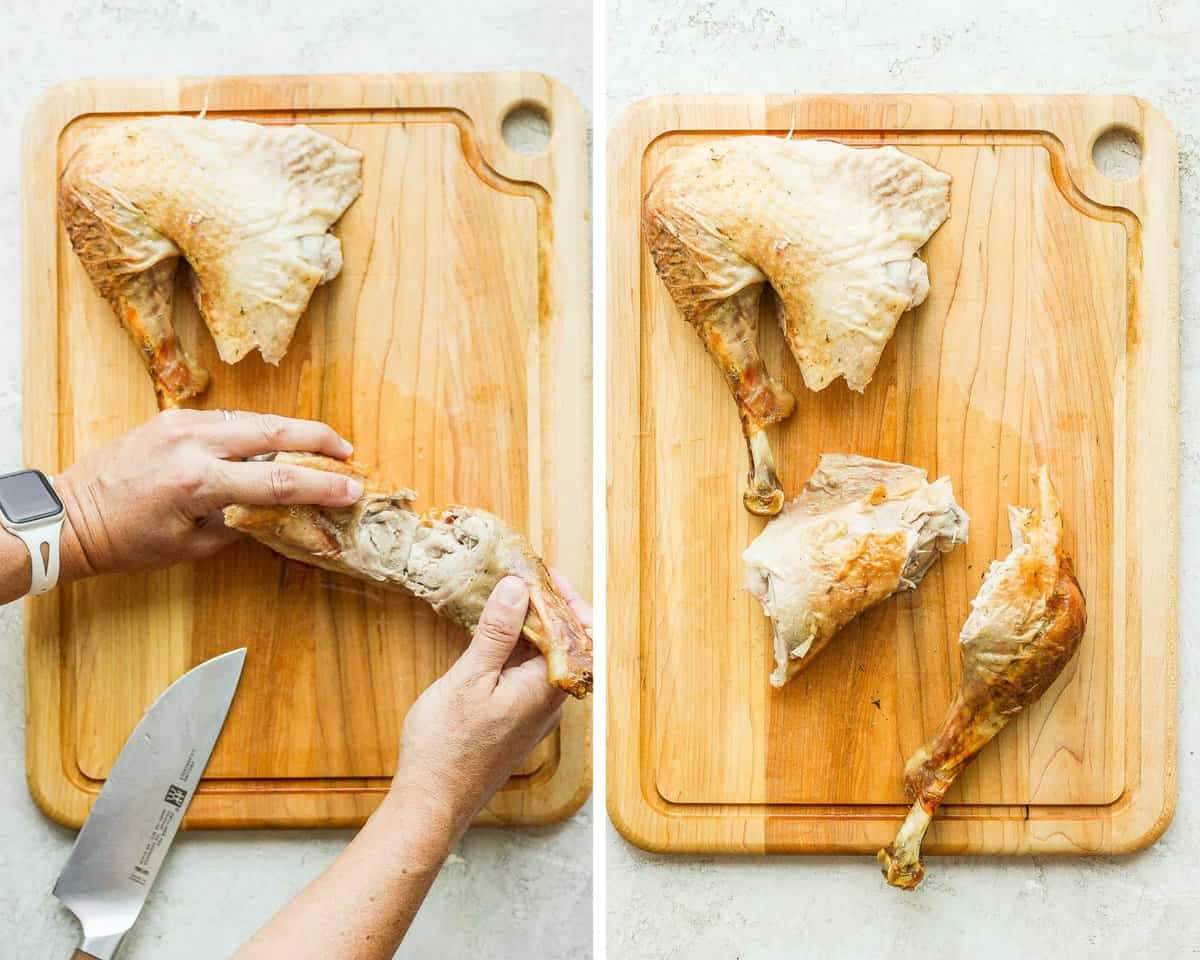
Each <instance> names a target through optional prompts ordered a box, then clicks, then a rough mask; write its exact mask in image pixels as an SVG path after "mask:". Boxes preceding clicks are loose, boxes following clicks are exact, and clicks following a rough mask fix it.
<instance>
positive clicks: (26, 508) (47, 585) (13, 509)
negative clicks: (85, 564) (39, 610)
mask: <svg viewBox="0 0 1200 960" xmlns="http://www.w3.org/2000/svg"><path fill="white" fill-rule="evenodd" d="M63 516H64V511H63V505H62V501H61V500H60V499H58V494H57V493H55V492H54V484H53V483H51V482H50V478H49V477H47V476H46V475H45V474H44V473H42V471H40V470H18V471H17V472H16V473H6V474H4V475H3V476H0V526H3V527H4V529H5V530H7V531H8V532H9V533H12V534H15V535H16V536H18V537H20V538H21V540H22V541H24V543H25V546H26V547H27V548H28V549H29V561H30V564H31V565H32V567H33V579H32V580H31V581H30V585H29V595H30V596H31V597H36V596H37V595H38V594H42V593H45V592H46V591H47V590H50V589H52V588H53V587H54V585H55V584H56V583H58V539H59V534H60V533H61V532H62V525H63ZM43 551H44V552H43Z"/></svg>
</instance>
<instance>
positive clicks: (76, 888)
mask: <svg viewBox="0 0 1200 960" xmlns="http://www.w3.org/2000/svg"><path fill="white" fill-rule="evenodd" d="M245 660H246V648H245V647H242V648H240V649H238V650H232V651H230V652H229V653H223V654H221V655H220V656H219V657H213V658H212V659H211V660H206V661H205V662H204V663H202V664H200V665H199V666H197V667H195V668H193V669H192V670H189V671H188V672H187V673H185V674H184V675H183V676H182V677H180V678H179V679H178V680H176V681H175V682H174V683H173V684H171V686H169V687H167V689H166V690H165V691H163V693H162V695H161V696H160V697H159V698H158V699H157V700H156V701H155V702H154V705H153V706H151V707H150V709H149V710H147V711H146V715H145V716H144V717H142V719H141V721H140V722H139V723H138V725H137V727H136V728H134V731H133V734H132V735H131V736H130V737H129V739H128V740H127V741H126V742H125V746H124V747H122V748H121V755H120V756H119V757H117V762H116V763H115V764H114V765H113V768H112V771H111V772H110V773H109V775H108V779H107V780H106V781H105V782H104V787H103V788H102V789H101V791H100V795H99V796H98V797H97V798H96V802H95V804H93V806H92V810H91V813H89V814H88V818H87V820H86V821H85V822H84V824H83V828H82V829H81V830H80V831H79V836H78V837H76V838H75V846H74V847H73V848H72V849H71V855H70V857H68V858H67V863H66V866H64V867H63V870H62V873H61V874H59V877H58V882H57V883H55V885H54V895H55V896H56V897H58V899H59V900H61V901H62V902H63V903H64V904H65V905H66V906H67V908H68V909H69V910H70V911H71V912H72V913H73V914H75V916H76V917H78V918H79V922H80V924H82V926H83V944H82V945H81V947H80V951H81V952H80V953H77V954H76V956H77V957H78V956H85V957H94V958H96V960H112V957H113V956H114V955H115V954H116V952H117V948H118V947H119V946H120V945H121V938H122V937H124V936H125V934H126V933H128V932H129V929H130V928H131V927H132V926H133V923H134V921H135V920H137V918H138V914H139V913H141V910H142V905H143V904H144V903H145V902H146V896H147V895H148V894H149V893H150V888H151V886H153V884H154V879H155V877H157V876H158V870H159V868H160V867H161V866H162V862H163V859H164V858H165V857H166V855H167V850H168V849H170V846H171V842H172V841H173V840H174V839H175V832H176V831H177V830H178V829H179V824H180V821H181V820H183V815H184V814H185V813H186V812H187V808H188V806H189V805H190V804H191V802H192V797H193V796H194V795H195V792H196V787H197V785H198V784H199V782H200V777H201V775H202V774H203V773H204V768H205V767H206V766H207V765H208V758H209V757H210V756H211V754H212V750H213V747H214V745H215V744H216V742H217V737H218V736H219V735H220V733H221V728H222V727H223V726H224V724H225V716H226V714H227V713H228V712H229V706H230V704H231V703H232V702H233V695H234V692H235V691H236V690H237V686H238V681H239V680H240V679H241V676H242V666H243V664H244V663H245Z"/></svg>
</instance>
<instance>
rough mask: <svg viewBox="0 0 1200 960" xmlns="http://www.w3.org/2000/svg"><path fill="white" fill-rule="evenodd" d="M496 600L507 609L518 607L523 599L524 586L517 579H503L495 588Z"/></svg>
mask: <svg viewBox="0 0 1200 960" xmlns="http://www.w3.org/2000/svg"><path fill="white" fill-rule="evenodd" d="M496 599H497V600H499V601H500V602H501V603H503V604H505V605H506V606H509V607H516V606H519V605H520V603H521V601H522V600H524V599H525V584H524V582H522V581H521V580H519V579H518V578H517V577H505V578H504V579H503V580H501V581H500V583H499V584H497V586H496Z"/></svg>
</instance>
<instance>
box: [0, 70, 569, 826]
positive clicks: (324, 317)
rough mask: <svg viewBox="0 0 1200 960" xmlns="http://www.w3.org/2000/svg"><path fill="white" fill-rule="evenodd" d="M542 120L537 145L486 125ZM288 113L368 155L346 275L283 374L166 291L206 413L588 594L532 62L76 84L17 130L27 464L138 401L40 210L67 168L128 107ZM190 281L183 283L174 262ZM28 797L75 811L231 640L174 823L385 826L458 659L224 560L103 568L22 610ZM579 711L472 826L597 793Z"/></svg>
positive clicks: (421, 619) (105, 323)
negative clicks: (452, 508) (527, 553)
mask: <svg viewBox="0 0 1200 960" xmlns="http://www.w3.org/2000/svg"><path fill="white" fill-rule="evenodd" d="M520 105H533V106H534V107H535V108H537V109H540V110H541V111H543V113H544V114H545V115H546V116H547V117H548V118H549V121H550V124H551V139H550V142H549V145H548V147H547V149H546V150H545V151H544V152H542V153H541V154H538V155H526V154H523V153H518V152H515V151H514V150H513V149H510V148H509V147H508V146H507V145H506V143H505V141H504V139H503V137H502V134H501V123H502V120H503V118H504V117H505V116H506V115H507V114H508V112H509V111H510V110H511V109H513V108H514V107H517V106H520ZM201 110H207V115H208V116H210V117H234V118H241V119H246V120H253V121H256V122H259V123H277V124H289V123H297V122H302V123H306V124H309V125H310V126H312V127H313V128H314V129H316V130H318V131H319V132H321V133H325V134H327V135H329V136H331V137H334V138H336V139H338V140H340V141H342V142H343V143H346V144H348V145H350V146H352V147H354V148H356V149H358V150H360V151H362V153H363V154H364V158H365V159H364V167H363V175H364V186H363V194H362V196H361V197H360V198H359V199H358V200H357V201H356V202H355V203H354V204H353V206H352V207H351V208H350V209H349V211H348V212H347V213H346V214H345V216H343V217H342V219H341V220H340V221H339V222H338V224H337V225H336V226H335V228H334V233H336V234H337V235H338V236H339V237H340V238H341V241H342V249H343V253H344V259H345V266H344V268H343V270H342V272H341V274H340V275H339V276H338V278H337V279H336V280H335V281H333V282H332V283H330V284H328V285H326V286H324V287H321V288H319V289H318V290H317V292H316V294H315V296H314V297H313V299H312V302H311V305H310V307H309V309H308V311H307V313H306V314H305V316H304V318H303V319H302V320H301V322H300V325H299V328H298V330H297V332H296V336H295V339H294V341H293V343H292V346H291V349H290V350H289V351H288V354H287V356H286V357H285V358H284V360H283V362H282V363H281V364H280V366H279V367H278V368H277V369H276V368H272V367H270V366H267V365H266V364H264V363H263V362H262V361H261V360H260V359H259V358H258V356H257V354H255V355H253V356H251V357H248V358H246V359H245V360H243V361H242V362H241V363H239V364H237V365H236V366H226V365H225V364H223V363H221V362H220V361H219V359H218V358H217V356H216V352H215V348H214V346H213V343H212V340H211V338H210V337H209V336H208V335H207V331H206V330H205V329H204V327H203V324H202V322H201V321H200V320H199V317H198V315H197V313H196V311H195V309H194V307H193V306H192V304H191V299H190V297H189V296H188V295H187V294H186V293H185V292H184V290H183V289H182V287H181V289H180V290H179V291H178V295H177V299H176V308H175V310H176V318H177V323H178V325H179V327H180V335H181V338H182V339H183V341H184V343H185V345H186V346H188V347H189V348H190V349H191V350H193V351H194V354H195V355H197V356H198V357H199V359H200V360H201V361H202V362H203V363H204V364H205V365H206V366H207V367H208V369H209V370H210V371H211V372H212V374H213V382H212V385H211V387H210V389H209V391H208V393H207V394H206V395H205V396H204V397H203V402H202V405H203V406H206V407H210V408H232V409H243V410H261V411H270V412H274V413H278V414H284V415H289V416H300V417H315V418H319V419H322V420H325V421H327V422H329V423H330V424H332V425H333V427H334V428H335V429H337V430H339V431H340V432H341V433H342V434H343V435H345V436H346V437H348V438H350V439H351V440H352V441H353V442H354V444H355V447H356V450H355V455H356V458H357V459H359V460H361V461H363V462H364V463H365V464H367V465H368V466H369V467H370V468H371V469H372V470H373V472H374V473H376V474H377V475H378V476H379V477H381V478H385V479H386V480H387V481H390V482H392V483H394V484H396V485H397V486H411V487H413V488H415V489H416V490H417V491H418V493H419V494H420V505H422V506H427V505H441V504H447V503H466V504H471V505H475V506H479V507H483V508H486V509H488V510H492V511H494V512H495V513H497V514H499V515H501V516H503V517H505V518H507V519H508V520H509V521H510V522H512V523H513V524H514V525H515V526H516V527H518V528H519V529H521V530H524V531H526V532H527V533H528V534H529V537H530V540H531V541H532V542H533V544H534V546H535V547H536V548H537V549H539V550H540V551H541V552H542V553H543V555H544V556H545V557H546V558H547V560H548V561H549V562H550V563H551V564H553V565H556V566H558V567H560V568H562V569H563V570H564V571H565V572H566V573H567V574H568V576H570V577H571V578H573V579H574V580H575V581H576V582H578V583H580V584H581V585H583V587H584V588H585V592H587V590H586V585H587V584H588V583H589V582H590V556H591V548H590V539H591V526H590V516H591V511H590V494H589V489H590V488H589V478H590V475H591V473H590V465H589V462H590V449H591V445H590V431H589V427H590V421H591V409H590V406H591V387H590V378H591V356H590V340H591V338H590V318H589V293H588V284H589V270H588V265H589V234H588V214H587V170H588V166H587V154H586V126H585V119H584V115H583V111H582V108H581V107H580V105H579V103H578V101H576V100H575V99H574V97H573V96H572V95H571V94H570V93H569V92H568V91H567V90H566V89H565V88H563V87H562V86H560V85H559V84H557V83H556V82H554V81H553V80H550V79H549V78H547V77H544V76H540V75H535V74H476V75H465V74H464V75H450V74H447V75H408V76H405V75H400V76H326V77H237V78H219V79H208V78H200V79H183V80H166V81H127V80H115V81H87V82H80V83H68V84H64V85H62V86H59V87H56V88H54V89H53V90H51V91H50V92H49V93H48V94H46V96H45V97H44V98H43V99H42V101H41V102H40V104H39V105H38V107H37V108H36V110H35V111H34V113H33V115H32V116H31V118H30V120H29V122H28V125H27V127H26V134H25V148H24V149H25V154H24V157H25V181H24V194H25V196H24V199H25V387H24V390H25V393H24V415H25V453H26V457H27V459H28V462H30V463H32V464H36V465H37V466H39V467H42V468H43V469H45V470H46V471H47V472H53V471H55V470H57V469H60V468H61V467H63V466H65V465H67V464H70V463H72V462H73V461H74V460H76V459H77V458H78V457H79V456H81V455H83V454H85V453H87V452H88V451H89V450H91V449H93V448H95V447H97V446H98V445H100V444H103V443H105V442H106V441H109V440H111V439H113V438H115V437H117V436H120V435H121V434H123V433H125V432H126V431H128V430H130V429H131V428H133V427H134V426H136V425H137V424H139V423H141V422H143V421H144V420H146V419H147V418H149V417H151V416H153V414H154V413H155V402H154V396H153V391H152V389H151V384H150V380H149V377H148V376H147V374H146V372H145V370H144V369H143V367H142V364H141V361H140V359H139V357H138V355H137V351H136V349H135V348H134V345H133V343H132V342H131V341H130V340H129V338H128V337H127V336H126V334H125V333H124V331H123V330H122V329H121V328H120V326H119V325H118V323H117V322H116V320H115V319H114V317H113V315H112V312H111V311H110V309H109V307H108V306H107V304H106V303H104V301H103V300H102V299H101V298H100V297H99V295H98V294H97V293H96V292H95V290H94V289H93V288H92V286H91V284H90V283H89V282H88V279H87V277H86V275H85V274H84V271H83V268H82V266H81V265H80V263H79V261H78V260H77V258H76V257H75V255H74V253H73V252H72V250H71V248H70V245H69V242H68V240H67V237H66V234H65V231H64V230H63V229H62V227H61V226H60V225H59V223H58V222H57V218H56V213H55V188H56V182H57V178H58V174H59V172H60V171H61V170H62V168H63V165H64V163H65V161H66V160H67V158H68V157H69V156H70V154H71V152H72V150H73V149H74V148H75V146H76V145H77V144H78V143H79V142H80V141H81V140H82V138H83V137H85V136H86V135H87V133H88V132H89V131H91V130H93V129H95V128H97V127H99V126H102V125H104V124H108V123H113V122H116V121H119V120H122V119H124V118H127V117H132V116H140V115H145V114H162V113H168V114H170V113H178V114H192V115H194V114H196V113H198V112H199V111H201ZM181 273H182V272H181ZM25 622H26V643H27V652H26V670H27V686H26V694H27V716H28V724H27V729H26V736H27V742H26V751H27V766H28V777H29V785H30V790H31V792H32V793H33V796H34V798H35V799H36V801H37V803H38V805H39V806H40V807H41V808H42V809H43V810H44V811H45V812H46V813H47V814H48V815H49V816H50V817H52V818H53V819H55V820H57V821H59V822H61V823H65V824H71V825H78V824H79V823H80V822H82V821H83V819H84V818H85V816H86V814H87V812H88V810H89V808H90V804H91V802H92V800H93V799H94V798H95V796H96V794H97V793H98V791H99V789H100V787H101V786H102V784H103V781H104V778H105V776H106V775H107V773H108V771H109V769H110V768H111V766H112V764H113V762H114V760H115V759H116V756H117V754H118V753H119V751H120V749H121V746H122V745H123V743H124V741H125V738H126V737H127V736H128V735H129V733H130V731H131V730H132V729H133V727H134V725H135V723H136V722H137V720H138V719H139V718H140V716H141V715H142V713H143V711H144V710H145V709H146V708H147V707H148V706H149V705H150V703H152V702H153V700H154V698H155V697H156V696H157V695H158V694H159V693H160V692H161V691H162V690H163V689H164V688H165V687H166V686H167V685H168V684H169V683H170V682H171V681H172V680H174V679H175V678H176V677H178V676H179V675H180V674H182V673H183V672H184V671H186V670H187V669H189V668H190V667H192V666H194V665H195V664H196V663H199V662H200V661H202V660H205V659H207V658H208V657H212V656H214V655H216V654H218V653H221V652H222V651H225V650H229V649H232V648H235V647H239V646H243V645H244V646H247V647H248V648H249V652H248V656H247V660H246V668H245V673H244V675H243V677H242V681H241V687H240V689H239V691H238V694H237V697H236V699H235V701H234V704H233V707H232V709H231V711H230V714H229V718H228V720H227V722H226V725H225V729H224V732H223V734H222V736H221V739H220V741H219V743H218V744H217V748H216V752H215V753H214V754H213V757H212V761H211V763H210V765H209V767H208V770H207V772H206V774H205V779H204V781H203V784H202V785H201V787H200V789H199V791H198V793H197V796H196V798H195V801H194V803H193V804H192V805H191V808H190V810H189V811H188V816H187V824H188V825H189V826H192V827H271V826H289V827H291V826H296V827H298V826H319V827H333V826H348V825H354V824H358V823H361V822H362V821H363V820H364V819H365V818H366V817H367V816H368V815H369V814H370V812H371V811H372V810H373V809H374V808H375V806H376V805H377V804H378V802H379V800H380V799H381V798H382V796H383V793H384V791H385V790H386V788H387V784H388V778H389V776H390V774H391V772H392V771H393V769H394V765H395V759H396V750H397V743H398V736H399V731H400V726H401V723H402V721H403V718H404V715H405V712H406V711H407V709H408V707H409V705H410V704H411V703H412V702H413V700H414V699H415V698H416V697H417V695H418V694H419V693H420V692H421V690H422V689H424V687H425V686H426V685H427V684H429V683H430V682H431V681H432V680H433V679H434V678H436V677H437V676H439V675H440V674H441V673H442V672H443V671H445V669H446V668H447V667H448V666H449V665H450V663H451V662H452V661H453V660H454V659H455V657H456V656H457V655H458V654H459V652H460V651H461V650H462V649H463V647H464V644H465V640H466V638H465V635H464V634H463V633H462V632H461V631H459V630H457V629H455V628H452V627H450V626H449V625H448V624H446V623H444V622H442V621H440V620H438V619H437V618H436V617H434V616H433V615H432V613H431V612H430V611H429V610H428V609H427V608H426V607H425V606H424V605H423V604H421V603H420V602H418V601H415V600H412V599H410V598H407V597H405V596H401V595H398V594H395V593H389V592H386V591H383V590H382V589H378V588H375V587H374V586H367V585H364V584H361V583H357V582H351V581H349V580H347V579H344V578H340V577H338V576H335V575H331V574H326V573H323V572H320V571H317V570H314V569H312V568H308V567H304V566H301V565H299V564H295V563H290V562H287V561H284V560H282V559H281V558H279V557H277V556H275V555H274V554H272V553H270V552H269V551H267V550H266V549H265V548H262V547H260V546H258V545H256V544H253V543H250V542H245V543H242V544H238V545H236V546H234V547H232V548H230V549H228V550H226V551H224V552H222V553H221V554H220V555H219V556H217V557H215V558H213V559H212V560H209V561H207V562H204V563H199V564H192V565H180V566H177V567H175V568H173V569H170V570H165V571H160V572H155V573H145V574H132V575H126V576H114V577H106V578H101V579H97V580H93V581H90V582H85V583H79V584H75V585H72V586H68V587H66V588H64V589H61V590H59V591H57V592H56V593H54V594H52V595H51V596H49V597H47V598H43V599H38V600H32V601H30V602H29V604H28V606H27V615H26V621H25ZM589 711H590V703H589V702H582V703H576V702H572V703H570V704H569V705H568V707H567V710H566V713H565V716H564V720H563V724H562V727H561V729H560V730H559V731H558V732H557V733H555V734H553V735H552V736H551V737H550V738H549V739H548V740H546V741H545V742H544V743H543V744H541V745H540V746H539V747H538V749H537V750H536V751H535V752H534V754H533V755H532V756H531V757H530V758H529V759H528V761H527V762H526V763H525V765H524V766H523V767H522V768H521V770H520V771H519V772H518V775H516V776H514V777H513V779H512V780H511V781H510V783H509V784H508V785H507V786H506V787H505V788H504V789H503V790H502V791H501V792H500V793H499V794H498V795H497V796H496V798H495V800H493V801H492V803H491V804H490V805H489V806H488V808H487V809H486V811H485V812H484V813H483V815H482V816H481V817H480V820H479V822H480V823H509V824H537V823H546V822H549V821H553V820H557V819H561V818H563V817H566V816H568V815H569V814H571V813H572V812H573V811H574V810H575V809H576V808H578V806H579V805H580V804H581V803H582V802H583V800H584V798H585V797H586V796H587V794H588V792H589V790H590V776H591V774H590V749H591V748H590V737H591V725H590V712H589Z"/></svg>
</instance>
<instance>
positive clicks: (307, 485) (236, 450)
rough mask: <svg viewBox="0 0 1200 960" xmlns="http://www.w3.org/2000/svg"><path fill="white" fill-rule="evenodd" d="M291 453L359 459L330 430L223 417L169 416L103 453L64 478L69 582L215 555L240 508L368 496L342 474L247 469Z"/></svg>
mask: <svg viewBox="0 0 1200 960" xmlns="http://www.w3.org/2000/svg"><path fill="white" fill-rule="evenodd" d="M281 450H300V451H305V452H311V453H323V454H326V455H327V456H331V457H336V458H338V459H345V458H346V457H348V456H350V454H351V452H352V449H351V446H350V444H349V443H348V442H347V441H346V440H344V439H343V438H342V437H340V436H338V434H337V433H336V432H334V430H333V429H332V428H331V427H328V426H326V425H325V424H323V423H318V422H316V421H313V420H293V419H289V418H287V417H277V416H273V415H269V414H267V415H264V414H257V413H243V412H238V413H236V414H235V416H234V418H233V419H232V420H227V419H226V418H225V416H224V415H223V413H222V412H221V411H220V410H165V411H163V412H162V413H160V414H158V415H157V416H155V417H154V418H153V419H152V420H150V421H148V422H147V423H144V424H142V426H140V427H138V428H136V429H135V430H132V431H130V432H129V433H128V434H126V435H125V436H123V437H121V438H119V439H118V440H115V441H114V442H112V443H110V444H108V445H107V446H104V447H101V448H100V449H98V450H96V451H94V452H93V453H91V454H89V455H88V456H86V457H84V458H83V459H82V460H79V461H78V462H76V463H75V464H73V465H72V466H71V467H69V468H68V469H67V470H65V471H64V472H63V473H62V474H60V475H59V476H57V477H56V478H55V480H54V483H55V488H56V490H57V491H58V495H59V497H60V498H61V500H62V501H63V507H64V508H65V510H66V520H65V522H64V524H63V541H62V542H63V554H62V557H63V579H64V580H67V579H78V578H79V577H83V576H90V575H93V574H99V573H111V572H113V571H117V570H134V569H138V568H146V567H162V566H167V565H169V564H172V563H176V562H178V561H181V560H195V559H199V558H201V557H206V556H208V555H209V554H212V553H214V552H216V551H217V550H219V549H220V548H221V547H223V546H225V545H226V544H227V543H229V542H230V541H231V540H234V539H236V538H237V537H238V536H239V534H238V533H237V532H236V531H233V530H230V529H228V528H227V527H226V526H225V524H224V522H223V521H222V518H221V510H222V509H223V508H224V507H226V506H228V505H229V504H231V503H246V504H296V503H311V504H318V505H320V506H326V507H344V506H349V505H350V504H352V503H354V502H355V501H356V500H357V499H358V498H359V497H361V496H362V492H363V488H362V484H361V483H360V482H359V481H357V480H353V479H351V478H348V477H344V476H341V475H339V474H334V473H328V472H326V471H323V470H313V469H310V468H307V467H298V466H294V465H291V464H284V463H272V462H240V461H241V458H245V457H253V456H257V455H259V454H264V453H271V452H276V451H281Z"/></svg>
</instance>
